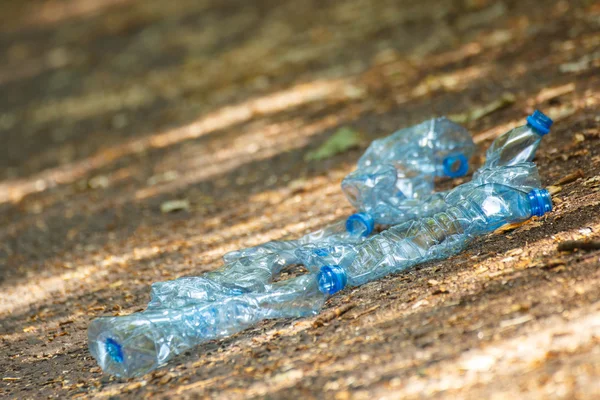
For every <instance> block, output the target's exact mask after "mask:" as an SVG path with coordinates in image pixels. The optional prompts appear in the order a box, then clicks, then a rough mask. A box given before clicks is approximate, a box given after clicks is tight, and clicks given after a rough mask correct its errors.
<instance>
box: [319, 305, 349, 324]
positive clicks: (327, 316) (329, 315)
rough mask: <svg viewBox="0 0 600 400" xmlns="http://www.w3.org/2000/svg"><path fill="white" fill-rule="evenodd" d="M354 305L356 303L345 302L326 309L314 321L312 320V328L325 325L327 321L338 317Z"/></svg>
mask: <svg viewBox="0 0 600 400" xmlns="http://www.w3.org/2000/svg"><path fill="white" fill-rule="evenodd" d="M355 306H356V303H346V304H343V305H341V306H339V307H338V308H336V309H333V310H331V311H327V312H325V313H323V314H321V315H320V316H319V318H317V319H316V321H315V322H313V328H318V327H320V326H323V325H325V324H326V323H327V322H329V321H331V320H333V319H335V318H337V317H339V316H340V315H342V314H344V313H346V312H348V311H349V310H351V309H353V308H354V307H355Z"/></svg>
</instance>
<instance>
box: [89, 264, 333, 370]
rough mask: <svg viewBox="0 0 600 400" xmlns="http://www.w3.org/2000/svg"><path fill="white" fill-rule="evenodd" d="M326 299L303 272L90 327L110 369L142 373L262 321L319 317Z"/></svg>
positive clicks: (94, 349) (94, 346)
mask: <svg viewBox="0 0 600 400" xmlns="http://www.w3.org/2000/svg"><path fill="white" fill-rule="evenodd" d="M326 298H327V294H325V293H323V292H321V291H320V290H319V283H318V281H317V275H316V274H310V275H303V276H299V277H296V278H292V279H288V280H286V281H283V282H278V283H274V284H271V285H268V287H266V288H265V290H264V291H261V292H250V293H245V294H241V295H239V296H234V297H226V298H223V299H221V301H219V302H190V303H189V304H186V305H182V306H181V307H178V308H148V309H147V310H146V311H143V312H139V313H134V314H130V315H127V316H118V317H102V318H97V319H95V320H94V321H92V323H91V324H90V327H89V329H88V343H89V348H90V352H91V354H92V355H93V356H94V358H95V359H96V360H97V361H98V364H99V365H100V366H101V367H102V369H103V370H104V371H105V372H107V373H109V374H114V375H117V376H120V377H133V376H141V375H144V374H146V373H148V372H150V371H152V370H154V369H156V368H157V367H159V366H160V365H162V364H164V363H166V362H167V361H168V360H170V359H172V358H173V357H174V356H176V355H178V354H181V353H183V352H184V351H186V350H189V349H191V348H193V347H195V346H197V345H199V344H201V343H204V342H206V341H209V340H213V339H218V338H222V337H225V336H229V335H232V334H234V333H236V332H239V331H242V330H244V329H246V328H248V327H249V326H252V325H254V324H256V323H258V322H260V321H261V320H263V319H270V318H289V317H303V316H307V315H314V314H316V313H317V312H318V311H319V310H320V308H321V307H322V305H323V303H324V302H325V300H326Z"/></svg>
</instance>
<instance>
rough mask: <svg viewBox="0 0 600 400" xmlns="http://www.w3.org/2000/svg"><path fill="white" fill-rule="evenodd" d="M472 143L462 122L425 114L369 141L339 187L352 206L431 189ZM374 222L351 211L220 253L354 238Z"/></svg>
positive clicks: (460, 165)
mask: <svg viewBox="0 0 600 400" xmlns="http://www.w3.org/2000/svg"><path fill="white" fill-rule="evenodd" d="M474 149H475V144H474V143H473V139H472V138H471V135H470V134H469V132H468V131H467V130H466V129H465V128H463V127H462V126H460V125H458V124H456V123H454V122H452V121H450V120H449V119H447V118H445V117H440V118H434V119H430V120H427V121H424V122H422V123H420V124H417V125H414V126H411V127H408V128H404V129H400V130H398V131H396V132H395V133H393V134H391V135H390V136H387V137H385V138H382V139H377V140H375V141H373V142H372V143H371V145H370V146H369V147H368V148H367V150H366V151H365V153H364V154H363V155H362V157H361V158H360V159H359V161H358V163H357V169H356V170H355V171H354V172H352V173H350V174H349V175H348V176H346V177H345V178H344V180H343V181H342V190H343V191H344V193H345V194H346V197H347V198H348V200H349V201H350V203H351V204H352V205H353V206H354V207H355V208H356V209H358V210H360V209H365V208H368V207H369V204H377V203H378V202H379V201H380V200H383V199H387V198H393V199H397V200H399V199H405V198H415V197H419V196H424V195H426V194H430V193H431V192H432V191H433V183H434V177H435V176H447V177H459V176H463V175H465V174H466V173H467V171H468V170H469V159H470V158H471V156H472V155H473V152H474ZM374 225H375V220H374V219H373V218H371V217H370V216H369V214H368V213H356V214H353V215H352V216H351V217H350V218H348V219H347V220H346V221H345V222H338V223H335V224H332V225H330V226H327V227H325V228H323V229H319V230H317V231H315V232H311V233H309V234H307V235H305V236H303V237H301V238H299V239H295V240H290V241H272V242H269V243H265V244H262V245H259V246H255V247H250V248H246V249H242V250H237V251H232V252H229V253H226V254H225V255H224V256H223V260H224V261H225V262H232V261H234V260H236V259H239V258H242V257H248V256H254V255H256V254H264V253H265V252H276V251H283V252H286V251H288V250H292V249H296V248H297V247H299V246H302V245H305V244H308V243H314V242H330V243H338V242H357V241H360V240H362V239H363V238H364V237H367V236H369V235H370V234H371V232H372V231H373V228H374Z"/></svg>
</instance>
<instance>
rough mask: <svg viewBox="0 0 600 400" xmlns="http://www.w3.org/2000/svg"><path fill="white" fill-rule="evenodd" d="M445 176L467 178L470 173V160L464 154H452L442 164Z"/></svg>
mask: <svg viewBox="0 0 600 400" xmlns="http://www.w3.org/2000/svg"><path fill="white" fill-rule="evenodd" d="M442 166H443V167H444V174H445V175H446V176H448V177H450V178H458V177H461V176H465V175H466V174H467V172H469V160H468V159H467V157H466V156H465V155H464V154H463V153H455V154H450V155H449V156H447V157H446V158H444V161H443V162H442Z"/></svg>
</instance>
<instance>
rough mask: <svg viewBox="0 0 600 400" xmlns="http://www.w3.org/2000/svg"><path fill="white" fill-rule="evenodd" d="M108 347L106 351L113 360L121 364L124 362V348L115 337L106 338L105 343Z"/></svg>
mask: <svg viewBox="0 0 600 400" xmlns="http://www.w3.org/2000/svg"><path fill="white" fill-rule="evenodd" d="M104 346H105V348H106V353H107V354H108V356H109V357H110V359H111V360H113V361H114V362H116V363H117V364H121V363H122V362H123V348H122V347H121V345H120V344H119V342H117V341H116V340H114V339H113V338H108V339H106V342H105V344H104Z"/></svg>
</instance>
